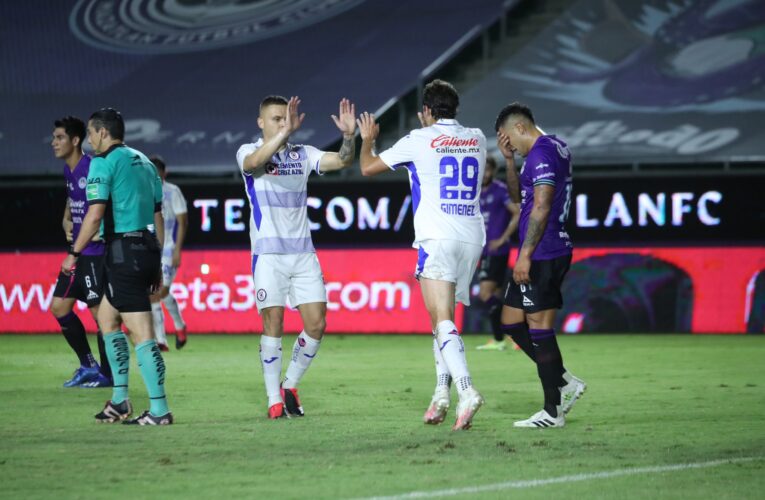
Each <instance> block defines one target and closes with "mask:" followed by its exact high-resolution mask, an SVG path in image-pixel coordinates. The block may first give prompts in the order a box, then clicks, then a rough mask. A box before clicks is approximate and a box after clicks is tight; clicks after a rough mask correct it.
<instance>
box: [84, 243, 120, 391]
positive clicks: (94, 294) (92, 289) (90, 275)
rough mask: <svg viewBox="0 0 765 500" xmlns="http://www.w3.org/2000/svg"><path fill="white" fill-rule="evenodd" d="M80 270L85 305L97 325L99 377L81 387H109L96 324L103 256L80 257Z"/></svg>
mask: <svg viewBox="0 0 765 500" xmlns="http://www.w3.org/2000/svg"><path fill="white" fill-rule="evenodd" d="M77 267H78V268H79V269H80V270H83V269H84V270H85V271H86V272H87V276H85V277H84V280H83V281H84V285H85V287H86V289H87V293H86V301H85V302H86V303H87V305H88V309H89V310H90V314H91V316H93V320H94V321H95V322H96V325H98V331H97V333H96V335H97V336H96V338H97V343H98V354H99V364H100V371H101V376H99V377H98V378H97V379H96V380H93V381H91V382H88V383H86V384H83V385H82V386H81V387H111V386H112V369H111V366H109V357H108V356H107V355H106V344H105V343H104V338H103V330H102V329H101V326H100V324H99V323H98V306H99V304H100V303H101V299H102V298H103V296H104V284H105V281H106V276H105V274H104V255H88V256H82V257H80V262H79V263H78V266H77Z"/></svg>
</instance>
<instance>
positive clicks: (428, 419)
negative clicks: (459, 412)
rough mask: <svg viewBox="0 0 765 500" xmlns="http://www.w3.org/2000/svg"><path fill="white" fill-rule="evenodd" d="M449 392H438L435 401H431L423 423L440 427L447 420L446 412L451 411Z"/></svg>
mask: <svg viewBox="0 0 765 500" xmlns="http://www.w3.org/2000/svg"><path fill="white" fill-rule="evenodd" d="M449 404H450V402H449V391H448V390H447V391H436V392H435V394H433V399H431V400H430V406H428V409H427V411H426V412H425V415H424V416H423V417H422V421H423V422H425V423H426V424H429V425H438V424H440V423H441V422H443V421H444V419H445V418H446V412H448V411H449Z"/></svg>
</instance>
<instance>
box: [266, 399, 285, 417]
mask: <svg viewBox="0 0 765 500" xmlns="http://www.w3.org/2000/svg"><path fill="white" fill-rule="evenodd" d="M286 416H287V414H286V413H285V412H284V403H276V404H272V405H271V406H269V407H268V418H270V419H272V420H276V419H277V418H282V417H286Z"/></svg>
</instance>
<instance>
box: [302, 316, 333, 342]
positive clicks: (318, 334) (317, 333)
mask: <svg viewBox="0 0 765 500" xmlns="http://www.w3.org/2000/svg"><path fill="white" fill-rule="evenodd" d="M326 328H327V320H326V318H325V317H324V316H322V317H319V318H316V319H314V320H312V321H309V322H306V323H305V324H304V325H303V329H304V330H305V332H306V333H307V334H308V336H309V337H311V338H313V339H316V340H319V339H321V338H322V336H324V330H326Z"/></svg>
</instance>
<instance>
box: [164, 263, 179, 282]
mask: <svg viewBox="0 0 765 500" xmlns="http://www.w3.org/2000/svg"><path fill="white" fill-rule="evenodd" d="M177 273H178V268H177V267H175V266H174V265H173V258H172V257H167V258H165V257H162V286H166V287H168V288H170V285H172V284H173V281H174V280H175V275H176V274H177Z"/></svg>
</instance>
